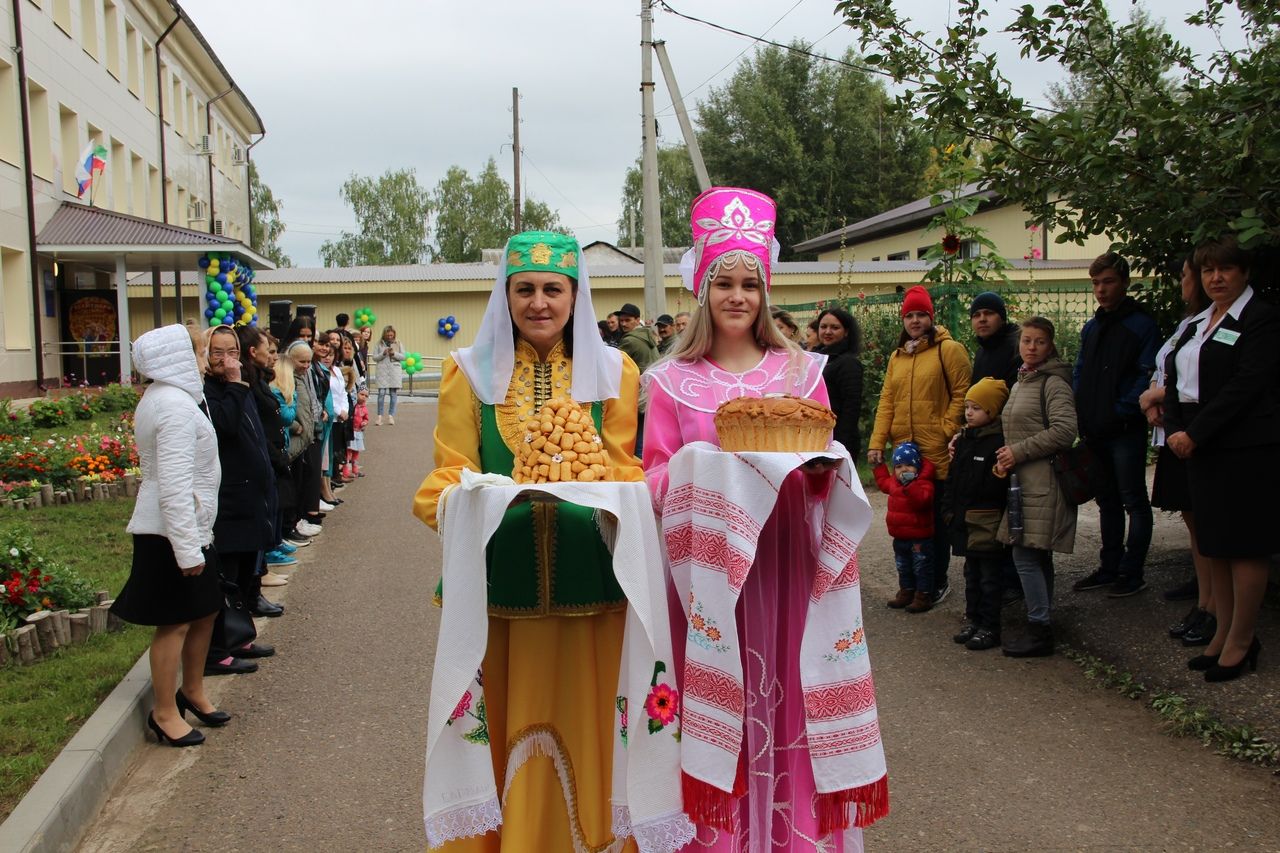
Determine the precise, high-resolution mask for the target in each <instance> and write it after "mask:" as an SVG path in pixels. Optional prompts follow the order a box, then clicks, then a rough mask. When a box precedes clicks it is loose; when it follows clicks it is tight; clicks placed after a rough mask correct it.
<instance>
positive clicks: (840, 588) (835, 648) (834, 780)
mask: <svg viewBox="0 0 1280 853" xmlns="http://www.w3.org/2000/svg"><path fill="white" fill-rule="evenodd" d="M833 456H839V457H840V459H841V464H840V467H839V468H838V469H837V470H836V472H835V483H834V484H833V485H832V487H831V488H830V490H829V491H828V494H827V497H826V499H825V501H823V500H814V501H813V502H812V504H811V509H810V512H809V519H808V523H809V527H810V531H811V533H812V541H813V543H814V544H813V549H812V556H813V559H814V560H815V561H816V563H817V571H816V574H815V576H814V583H813V589H812V591H811V593H810V599H809V606H808V612H807V614H806V617H805V626H804V633H803V641H802V644H801V651H800V661H799V666H800V682H801V686H802V688H803V690H804V702H805V725H806V731H807V735H808V737H807V741H808V750H809V755H810V760H811V761H812V764H813V775H814V781H815V783H816V787H817V790H818V794H819V800H818V808H819V810H820V813H821V812H822V810H823V809H824V808H825V809H826V810H827V813H828V817H827V819H826V820H824V821H823V823H824V826H825V828H826V829H827V830H828V831H834V830H836V829H838V828H842V827H845V826H848V824H849V820H848V817H847V814H848V807H849V806H851V805H852V806H854V807H855V809H856V815H855V818H854V820H853V822H854V823H856V825H858V826H865V825H869V824H870V823H871V822H872V821H874V820H876V819H877V818H879V817H880V816H882V815H883V814H885V813H887V811H888V788H887V778H886V769H885V759H884V749H883V746H882V744H881V741H880V727H879V723H878V720H877V714H876V704H875V689H874V685H873V683H872V678H871V662H870V656H869V655H868V654H867V653H866V652H867V648H866V633H865V631H864V630H863V627H862V601H861V591H860V585H859V578H858V560H857V545H858V542H859V540H860V539H861V538H862V536H863V534H865V533H866V531H867V528H868V527H869V525H870V523H871V505H870V504H869V503H868V501H867V497H866V494H865V493H864V492H863V490H862V484H861V483H860V482H859V481H858V478H857V474H856V469H855V468H854V466H853V462H852V460H851V459H850V458H849V454H848V451H846V450H845V449H844V448H843V447H842V446H841V445H839V444H833V445H832V447H831V449H830V450H828V451H826V452H823V453H728V452H725V451H722V450H720V449H719V448H718V447H716V446H715V445H713V444H710V443H707V442H694V443H691V444H688V445H686V446H685V447H683V448H681V450H680V451H679V452H678V453H676V454H675V455H674V456H673V457H672V458H671V461H670V463H669V465H668V472H669V475H670V485H669V488H668V491H667V495H666V500H665V502H664V503H663V507H662V528H663V537H664V539H665V541H666V546H667V553H668V557H669V560H670V565H671V573H672V578H673V581H674V582H675V584H676V588H677V591H678V592H679V593H680V595H681V599H682V601H683V602H684V603H685V605H686V607H692V608H697V609H698V613H699V614H700V615H701V616H702V617H703V618H704V619H706V620H708V623H710V620H714V623H715V624H716V625H718V626H719V630H720V632H721V638H720V639H719V640H718V642H716V643H714V644H711V643H695V642H692V641H687V642H686V644H685V655H686V657H685V673H684V679H683V689H684V696H683V716H682V725H683V733H682V737H683V742H682V748H681V766H682V768H683V771H684V773H685V789H686V793H685V807H686V811H688V812H689V813H690V815H691V816H693V817H694V818H695V820H697V821H699V822H705V823H710V824H711V825H724V820H725V818H724V817H723V816H724V815H725V814H726V812H727V809H726V808H725V805H726V803H727V802H731V799H728V798H731V796H732V792H733V790H734V782H735V777H736V774H737V771H738V753H739V751H740V749H741V746H742V735H743V719H742V708H743V702H744V690H743V683H742V677H743V676H742V650H741V648H740V647H739V643H738V636H737V627H736V624H737V623H736V619H735V615H734V611H735V607H736V604H737V601H738V596H739V594H740V593H741V591H742V587H743V584H744V583H745V582H746V579H747V576H748V574H749V572H750V571H752V564H753V562H754V558H755V552H756V547H757V543H758V541H759V537H760V533H761V530H762V529H763V527H764V524H765V521H766V520H767V519H768V518H769V516H770V514H771V513H772V511H773V508H774V505H775V504H776V503H777V500H778V494H779V490H780V489H781V487H782V483H783V481H784V480H785V479H786V478H787V476H788V475H789V474H790V473H791V472H792V471H794V470H795V469H796V468H798V467H800V466H801V465H802V464H804V463H805V462H807V461H808V460H810V459H813V458H816V457H828V458H830V457H833ZM705 673H714V674H715V678H707V677H704V676H705ZM690 777H691V778H692V781H691V779H690ZM705 786H711V787H710V788H706V787H705ZM690 789H692V790H693V791H694V792H696V793H692V794H691V790H690ZM708 794H709V796H706V795H708ZM698 799H700V800H702V802H703V803H704V804H705V809H704V810H703V811H702V812H701V813H700V812H699V806H698V805H697V804H696V803H694V802H692V801H693V800H698ZM717 801H718V802H717ZM820 816H821V814H820Z"/></svg>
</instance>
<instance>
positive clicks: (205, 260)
mask: <svg viewBox="0 0 1280 853" xmlns="http://www.w3.org/2000/svg"><path fill="white" fill-rule="evenodd" d="M196 266H198V267H199V268H200V269H204V268H205V267H207V266H209V256H208V255H201V256H200V257H199V258H198V259H197V260H196Z"/></svg>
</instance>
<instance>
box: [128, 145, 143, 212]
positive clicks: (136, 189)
mask: <svg viewBox="0 0 1280 853" xmlns="http://www.w3.org/2000/svg"><path fill="white" fill-rule="evenodd" d="M129 172H130V175H129V180H130V182H131V183H132V184H133V186H132V190H133V192H132V194H131V195H132V198H131V199H130V206H129V212H130V213H132V214H133V215H134V216H146V215H147V167H146V164H145V163H143V161H142V158H141V157H139V156H138V155H137V154H133V155H130V157H129Z"/></svg>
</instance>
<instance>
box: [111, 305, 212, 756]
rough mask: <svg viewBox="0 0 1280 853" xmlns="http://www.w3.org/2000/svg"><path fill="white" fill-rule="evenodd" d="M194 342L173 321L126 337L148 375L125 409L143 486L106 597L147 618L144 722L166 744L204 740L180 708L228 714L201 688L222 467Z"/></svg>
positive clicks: (131, 616)
mask: <svg viewBox="0 0 1280 853" xmlns="http://www.w3.org/2000/svg"><path fill="white" fill-rule="evenodd" d="M195 347H196V339H195V337H194V336H193V335H192V334H191V333H190V330H189V329H188V328H187V327H186V326H177V325H175V326H164V327H162V328H159V329H155V330H153V331H150V332H147V333H146V334H144V335H142V336H141V337H139V338H138V339H137V340H136V341H134V343H133V361H134V364H135V365H136V366H137V368H138V371H139V372H140V373H141V374H142V375H144V376H146V377H149V378H150V379H151V380H152V385H151V386H150V387H149V388H148V389H147V391H146V393H145V394H143V396H142V400H141V402H139V404H138V409H137V412H136V414H135V419H134V433H135V440H136V441H137V445H138V459H139V462H140V464H141V466H142V486H141V488H139V490H138V499H137V503H136V504H135V506H134V509H133V517H132V518H131V519H130V520H129V527H128V530H129V532H130V533H132V534H133V569H132V571H131V572H130V574H129V580H128V581H127V582H126V583H125V585H124V589H123V590H121V591H120V594H119V595H118V596H117V597H116V600H115V603H114V604H113V605H112V607H111V610H112V612H113V613H115V614H116V615H117V616H119V617H120V618H121V619H123V620H125V621H126V622H132V623H133V624H135V625H154V626H155V628H156V633H155V636H154V637H153V638H152V640H151V653H150V658H151V684H152V689H153V690H154V691H155V709H154V710H153V711H152V713H151V714H150V715H149V716H148V718H147V725H148V726H150V728H151V730H152V731H154V732H155V734H156V738H157V739H158V740H159V741H160V742H161V743H169V744H172V745H173V746H194V745H195V744H198V743H201V742H203V741H204V735H203V734H201V733H200V732H198V731H196V730H195V729H193V728H191V726H189V725H187V722H186V720H185V715H186V712H187V711H192V712H193V713H194V714H195V716H196V717H197V718H198V719H199V720H200V721H201V722H203V723H205V724H206V725H212V726H221V725H224V724H226V722H227V721H228V720H230V719H231V716H230V715H229V714H226V713H224V712H222V711H218V710H216V709H215V708H214V707H213V704H212V703H211V702H210V701H209V699H208V697H207V696H206V695H205V692H204V661H205V654H206V653H207V651H208V648H209V636H210V632H211V631H212V630H213V621H214V617H215V616H216V615H217V613H218V610H219V609H220V608H221V607H222V604H223V598H222V591H221V587H220V586H219V584H218V567H217V561H216V558H215V556H214V552H213V548H212V543H213V521H214V517H215V515H216V514H217V511H218V484H219V480H220V476H221V474H220V471H219V468H218V439H217V436H216V435H215V434H214V430H213V424H212V423H210V421H209V418H208V416H207V415H206V414H205V412H204V410H203V393H202V385H203V382H202V379H201V373H202V370H201V367H200V366H199V365H198V363H197V356H196V350H195ZM180 663H181V666H182V687H181V689H179V688H178V666H179V664H180Z"/></svg>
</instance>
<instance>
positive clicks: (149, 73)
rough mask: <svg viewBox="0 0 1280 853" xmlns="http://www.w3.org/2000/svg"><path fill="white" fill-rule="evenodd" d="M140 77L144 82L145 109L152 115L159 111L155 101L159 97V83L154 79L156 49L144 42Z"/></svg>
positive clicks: (158, 104) (158, 105) (157, 103)
mask: <svg viewBox="0 0 1280 853" xmlns="http://www.w3.org/2000/svg"><path fill="white" fill-rule="evenodd" d="M142 75H143V79H144V80H145V81H146V90H147V96H146V102H147V109H149V110H151V112H153V113H154V112H156V111H158V110H159V109H160V103H159V101H158V100H157V99H158V98H159V96H160V81H159V80H157V79H156V49H155V48H154V47H152V46H151V45H149V44H147V43H146V42H145V41H144V42H143V43H142Z"/></svg>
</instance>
